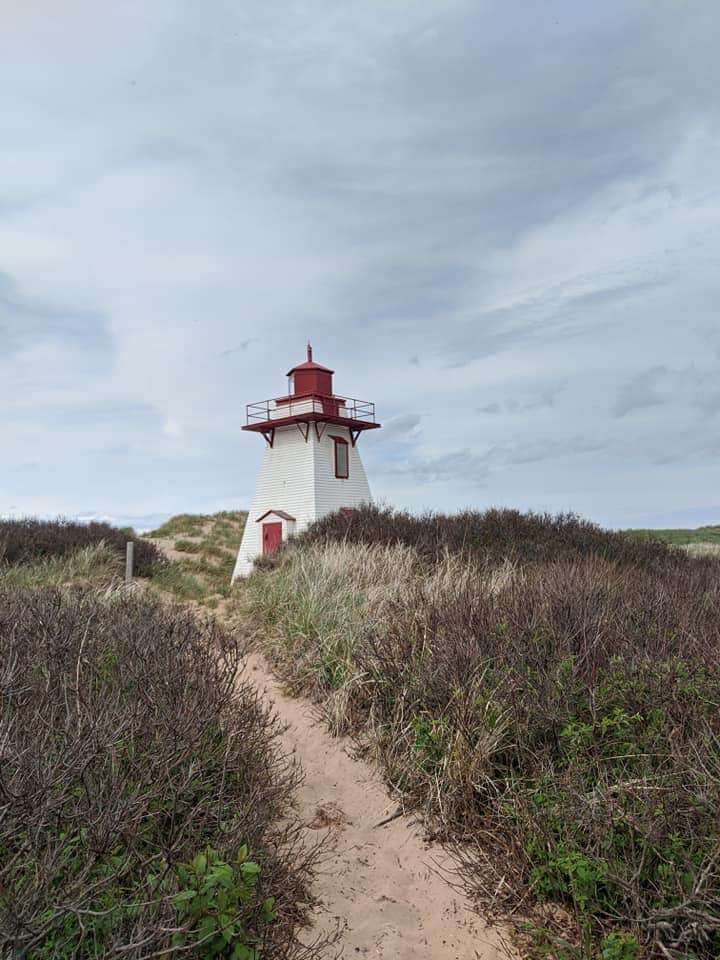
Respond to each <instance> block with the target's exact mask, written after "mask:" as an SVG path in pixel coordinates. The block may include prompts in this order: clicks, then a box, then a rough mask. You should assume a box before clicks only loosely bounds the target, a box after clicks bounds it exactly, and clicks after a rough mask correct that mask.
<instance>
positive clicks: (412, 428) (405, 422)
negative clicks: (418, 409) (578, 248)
mask: <svg viewBox="0 0 720 960" xmlns="http://www.w3.org/2000/svg"><path fill="white" fill-rule="evenodd" d="M421 421H422V416H421V414H419V413H405V414H401V415H400V416H397V417H391V418H390V419H389V420H385V422H384V423H383V427H382V436H381V438H380V439H381V440H382V442H383V443H386V442H388V441H390V440H413V439H415V438H416V437H417V436H418V435H419V433H420V423H421Z"/></svg>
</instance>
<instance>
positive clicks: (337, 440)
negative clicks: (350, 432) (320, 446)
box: [330, 435, 350, 480]
mask: <svg viewBox="0 0 720 960" xmlns="http://www.w3.org/2000/svg"><path fill="white" fill-rule="evenodd" d="M330 439H331V440H332V442H333V444H334V448H333V454H334V459H335V476H336V478H337V479H338V480H347V479H348V478H349V477H350V451H349V450H348V449H347V447H348V442H347V440H346V439H345V437H335V436H332V435H331V436H330ZM340 444H342V445H343V446H344V447H345V466H346V467H347V473H338V447H339V445H340Z"/></svg>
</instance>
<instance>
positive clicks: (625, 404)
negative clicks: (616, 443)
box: [612, 365, 720, 417]
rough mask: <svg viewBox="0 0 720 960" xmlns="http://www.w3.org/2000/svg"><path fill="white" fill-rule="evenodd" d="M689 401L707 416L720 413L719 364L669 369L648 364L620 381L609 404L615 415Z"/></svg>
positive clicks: (622, 415)
mask: <svg viewBox="0 0 720 960" xmlns="http://www.w3.org/2000/svg"><path fill="white" fill-rule="evenodd" d="M679 403H689V404H691V405H693V406H694V407H696V408H697V409H698V410H700V411H701V412H702V413H703V414H705V415H707V416H713V415H714V414H716V413H719V412H720V366H719V367H713V368H709V369H705V370H701V369H698V368H697V367H695V366H690V367H686V368H685V369H672V368H670V367H667V366H664V365H661V366H656V367H650V368H649V369H647V370H643V371H642V372H641V373H638V374H636V375H635V376H634V377H632V378H631V379H630V380H628V381H627V382H626V383H624V384H622V386H621V387H620V389H619V391H618V395H617V397H616V399H615V402H614V404H613V407H612V413H613V416H615V417H625V416H627V415H628V414H630V413H634V412H635V411H637V410H643V409H647V408H648V407H660V406H665V405H667V404H674V405H677V404H679Z"/></svg>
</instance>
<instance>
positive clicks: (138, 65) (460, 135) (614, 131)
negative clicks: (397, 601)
mask: <svg viewBox="0 0 720 960" xmlns="http://www.w3.org/2000/svg"><path fill="white" fill-rule="evenodd" d="M25 7H27V9H25V8H23V9H20V7H16V8H14V9H13V11H12V13H11V14H8V15H7V16H6V17H5V19H4V22H3V31H2V34H1V35H0V111H1V112H2V117H3V150H2V151H0V271H2V273H1V274H0V402H2V408H3V418H2V420H1V421H0V442H2V449H3V474H2V476H1V477H0V511H2V510H3V509H5V507H6V506H7V505H9V504H13V505H15V506H16V507H18V508H20V509H28V510H30V509H31V510H34V511H37V512H48V511H49V512H51V513H52V512H65V513H71V514H77V513H80V512H82V511H83V510H84V509H85V508H86V507H87V505H88V504H95V505H96V506H97V507H98V510H99V511H100V512H101V513H107V514H109V515H112V516H118V517H119V516H143V515H152V514H162V513H163V512H172V511H173V510H175V509H177V510H178V511H179V510H192V509H198V510H202V511H207V510H209V509H213V508H214V507H215V506H216V505H222V506H233V505H234V506H243V505H246V504H247V502H248V500H249V498H250V497H251V495H252V490H253V485H254V479H255V475H256V472H257V469H258V467H259V463H260V459H261V457H262V453H263V447H262V443H261V442H258V443H256V442H255V441H256V440H257V438H256V437H254V436H249V435H247V434H242V433H241V430H240V428H241V426H242V424H243V422H244V418H243V405H244V404H245V403H247V402H252V401H255V400H258V399H260V398H264V397H268V396H274V395H279V394H282V393H284V391H285V389H286V382H285V377H284V374H285V371H286V370H287V369H288V368H289V367H290V366H291V365H292V364H293V363H295V362H297V361H298V360H301V359H302V357H303V354H304V346H305V343H306V341H307V339H308V337H310V338H311V339H312V341H313V345H314V347H315V353H316V356H317V358H318V360H319V361H320V362H325V363H327V364H328V365H329V366H331V367H333V368H334V369H336V370H337V374H336V381H335V383H336V388H337V390H338V392H339V393H341V394H343V395H354V396H359V397H369V398H371V399H372V400H374V401H375V402H376V405H377V411H378V417H379V419H380V420H381V421H382V422H383V424H384V427H383V430H381V431H374V432H371V433H369V434H368V435H367V436H364V437H363V438H362V441H361V445H360V448H361V450H362V452H363V455H364V456H365V459H366V463H367V465H368V473H369V475H370V481H371V484H372V485H373V489H374V491H375V492H376V494H377V495H378V496H379V497H381V498H386V499H392V500H394V501H395V502H397V503H400V504H408V505H417V506H442V507H445V508H449V509H450V508H453V507H455V506H465V505H468V504H470V505H476V506H483V505H487V504H488V503H503V502H512V503H513V504H514V505H517V506H527V507H539V508H545V507H558V508H573V507H574V508H576V509H581V510H582V511H583V512H587V513H589V514H590V515H591V516H593V517H595V518H596V519H599V520H601V521H604V522H610V523H615V524H620V523H621V522H623V521H628V522H632V518H633V516H634V515H635V514H640V513H642V514H649V515H652V516H660V515H662V513H663V511H669V510H671V509H672V510H677V509H679V506H678V504H677V497H678V491H682V497H683V499H684V500H685V501H687V503H686V504H685V506H687V509H688V510H691V511H693V510H696V509H700V507H701V506H702V505H703V504H713V503H715V502H716V497H715V493H714V491H715V489H716V487H717V475H716V473H713V468H712V462H711V461H712V456H713V453H712V449H713V447H712V439H713V437H714V436H715V433H714V432H713V431H714V425H715V424H716V417H717V412H718V409H719V407H718V404H719V401H718V397H717V392H716V389H715V387H714V378H716V377H717V372H718V369H717V368H718V364H717V360H718V358H720V352H719V351H720V339H718V334H717V331H718V329H719V325H718V317H717V303H718V298H719V297H720V277H719V276H718V271H717V263H718V260H719V259H720V234H719V233H718V229H717V224H718V222H720V173H719V171H720V133H719V131H720V101H718V98H717V95H716V91H717V89H718V86H720V61H718V58H717V57H716V56H715V51H714V44H715V42H716V41H715V38H716V37H717V34H718V30H720V7H719V6H718V4H717V3H716V2H714V0H697V2H695V3H693V4H692V8H689V7H688V8H686V7H683V8H682V9H681V8H679V7H678V6H677V5H676V4H673V3H670V2H666V0H661V2H658V3H657V4H655V5H654V6H653V15H652V17H648V16H647V11H646V10H645V9H644V8H643V7H634V6H632V5H626V6H625V7H624V8H622V9H621V10H619V9H617V8H616V7H608V6H607V5H605V6H603V5H594V6H593V7H592V10H591V11H590V12H588V11H587V10H582V11H580V10H579V8H578V5H577V4H574V3H571V2H570V0H558V2H557V3H555V4H554V6H553V8H552V10H549V8H548V7H547V5H535V6H533V7H532V8H531V9H528V10H527V12H526V15H525V18H524V20H523V24H522V29H519V28H518V19H517V15H516V12H515V11H514V10H513V9H512V8H511V7H510V6H509V5H499V4H497V3H491V2H489V0H480V2H479V3H478V2H471V0H449V2H447V3H445V4H443V5H442V6H439V5H429V4H426V3H421V2H419V0H407V2H403V3H401V4H397V5H390V6H387V5H386V6H384V7H382V8H381V7H380V6H379V5H378V4H373V3H370V4H363V5H355V6H353V7H349V6H348V5H338V4H336V3H332V2H331V0H319V2H318V3H317V4H307V3H305V2H302V3H300V4H297V5H291V6H288V5H287V4H283V3H280V2H278V0H268V2H267V3H263V4H250V5H247V4H245V5H238V4H237V3H233V2H231V0H218V2H217V3H215V4H213V5H212V9H206V8H204V7H202V6H199V5H190V4H180V5H178V4H176V3H172V2H170V0H159V2H158V3H156V4H153V5H152V9H151V10H150V11H149V9H148V5H147V4H143V3H141V2H140V0H128V2H127V3H123V4H118V5H102V4H94V5H93V4H89V3H87V2H86V0H69V2H68V3H67V4H66V5H65V7H64V14H63V19H62V21H57V18H55V19H53V18H52V17H49V16H48V11H49V10H50V6H49V3H48V0H39V3H38V4H34V5H25ZM30 7H32V9H30ZM693 451H695V452H693ZM683 458H684V459H683ZM31 465H34V466H31ZM693 515H695V514H693Z"/></svg>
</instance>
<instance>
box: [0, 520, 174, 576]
mask: <svg viewBox="0 0 720 960" xmlns="http://www.w3.org/2000/svg"><path fill="white" fill-rule="evenodd" d="M128 540H132V541H133V542H134V544H135V572H136V573H137V574H138V576H141V577H149V576H151V575H152V574H153V573H154V572H156V571H157V570H159V569H160V568H162V567H163V566H164V565H165V564H166V562H167V561H166V560H165V558H164V556H163V554H162V553H161V551H160V550H159V549H158V548H157V547H156V546H155V544H153V543H149V542H148V541H147V540H142V539H138V538H137V537H134V536H128V534H127V533H124V532H123V531H122V530H118V529H117V527H111V526H110V524H107V523H87V524H86V523H73V522H71V521H70V520H54V521H46V520H34V519H26V520H0V563H1V562H3V561H4V562H5V563H6V564H10V565H11V566H12V565H15V564H21V563H28V562H30V561H33V560H39V559H42V558H44V557H66V556H69V555H70V554H71V553H75V552H76V551H78V550H81V549H83V548H84V547H93V546H98V545H100V544H102V543H104V544H106V545H107V546H108V547H110V548H111V549H113V550H115V551H117V552H118V553H119V554H122V555H123V556H124V554H125V544H126V543H127V541H128Z"/></svg>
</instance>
